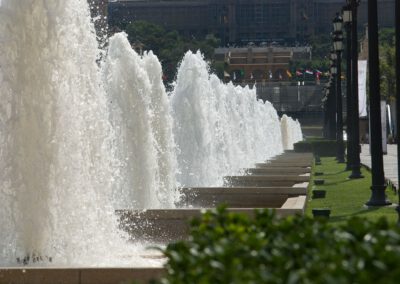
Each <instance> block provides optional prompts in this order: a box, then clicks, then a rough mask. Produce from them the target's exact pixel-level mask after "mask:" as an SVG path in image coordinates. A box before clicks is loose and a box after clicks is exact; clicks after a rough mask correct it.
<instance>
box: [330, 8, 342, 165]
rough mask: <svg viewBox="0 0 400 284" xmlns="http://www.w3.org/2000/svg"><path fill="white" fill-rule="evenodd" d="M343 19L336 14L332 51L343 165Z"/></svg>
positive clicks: (338, 132) (338, 155)
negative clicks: (334, 58) (334, 64)
mask: <svg viewBox="0 0 400 284" xmlns="http://www.w3.org/2000/svg"><path fill="white" fill-rule="evenodd" d="M342 28H343V19H342V17H341V16H340V15H339V14H337V15H336V17H335V19H334V20H333V31H334V37H333V49H334V50H335V52H336V68H337V70H336V71H337V75H336V121H337V125H336V143H337V154H336V159H337V161H338V163H344V144H343V107H342V106H343V104H342V78H341V77H342V51H343V32H342Z"/></svg>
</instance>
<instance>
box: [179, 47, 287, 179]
mask: <svg viewBox="0 0 400 284" xmlns="http://www.w3.org/2000/svg"><path fill="white" fill-rule="evenodd" d="M171 100H172V101H171V104H172V109H173V114H174V122H175V128H174V134H175V139H176V144H177V146H178V148H179V150H180V151H179V152H178V164H179V170H180V173H179V175H178V181H179V182H180V183H181V184H182V185H185V186H212V185H219V184H221V183H222V177H223V176H224V175H227V174H234V173H237V172H238V171H239V170H240V168H243V167H250V166H252V165H254V163H255V162H257V161H259V160H260V159H261V160H264V159H267V158H269V157H271V156H273V155H276V154H279V153H280V152H282V150H283V148H282V141H281V129H280V124H279V118H278V115H277V113H276V111H275V109H274V108H273V107H272V105H271V104H270V103H266V104H264V103H262V102H261V101H257V98H256V91H255V89H252V90H251V89H249V88H248V87H245V88H242V87H235V86H233V85H232V84H227V85H226V84H223V83H222V82H221V81H220V80H219V79H218V78H217V77H216V76H214V75H211V76H210V75H209V70H208V65H207V63H206V62H205V60H204V59H203V57H202V55H201V54H200V52H197V53H196V54H193V53H192V52H190V51H189V52H187V53H186V55H185V57H184V59H183V61H182V63H181V65H180V67H179V71H178V76H177V82H176V86H175V89H174V91H173V94H172V99H171Z"/></svg>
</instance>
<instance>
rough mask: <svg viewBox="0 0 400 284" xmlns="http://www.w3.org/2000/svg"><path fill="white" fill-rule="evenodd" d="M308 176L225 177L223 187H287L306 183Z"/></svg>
mask: <svg viewBox="0 0 400 284" xmlns="http://www.w3.org/2000/svg"><path fill="white" fill-rule="evenodd" d="M309 180H310V177H309V176H285V175H268V176H267V175H252V176H226V177H224V185H225V186H228V187H229V186H230V187H272V186H273V187H277V186H278V187H289V186H293V185H295V184H297V183H303V182H308V181H309Z"/></svg>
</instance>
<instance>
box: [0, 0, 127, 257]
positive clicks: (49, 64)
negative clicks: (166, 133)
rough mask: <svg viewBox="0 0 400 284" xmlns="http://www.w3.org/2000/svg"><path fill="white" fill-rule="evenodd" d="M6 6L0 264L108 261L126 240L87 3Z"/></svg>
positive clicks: (7, 2) (11, 1) (2, 23)
mask: <svg viewBox="0 0 400 284" xmlns="http://www.w3.org/2000/svg"><path fill="white" fill-rule="evenodd" d="M0 13H1V14H0V73H1V74H2V75H3V76H2V77H3V78H2V82H1V84H0V98H1V101H2V104H1V109H0V123H1V124H0V145H1V148H0V173H1V178H0V180H1V188H0V214H1V218H0V228H1V230H0V248H1V251H0V264H1V265H4V264H10V263H15V262H16V258H17V257H19V258H20V259H22V258H24V257H29V258H30V261H32V259H33V260H35V259H34V258H35V257H42V258H43V259H44V260H45V261H46V260H49V258H51V259H52V261H53V263H56V264H73V265H78V264H85V265H95V264H100V263H101V262H102V261H103V260H106V259H107V257H108V256H109V255H110V253H111V251H112V249H110V248H112V247H115V244H116V242H117V239H120V238H119V236H118V233H117V229H116V220H115V217H114V214H113V208H112V207H111V202H110V193H111V188H112V183H113V174H112V168H111V167H110V164H113V163H114V161H113V152H112V149H113V147H112V142H113V133H112V131H111V128H110V125H109V123H108V117H107V115H106V114H107V113H108V109H107V101H106V98H105V93H104V92H103V90H102V88H101V82H100V80H99V79H100V76H99V72H98V67H97V65H96V58H97V55H98V52H97V42H96V38H95V35H94V31H93V27H92V24H91V22H90V16H89V10H88V6H87V2H86V1H85V0H69V1H50V0H49V1H46V0H45V1H43V0H30V1H15V0H3V1H2V6H1V8H0ZM36 260H38V259H36ZM106 261H108V260H106Z"/></svg>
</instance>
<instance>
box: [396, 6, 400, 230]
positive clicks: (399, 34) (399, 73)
mask: <svg viewBox="0 0 400 284" xmlns="http://www.w3.org/2000/svg"><path fill="white" fill-rule="evenodd" d="M395 11H396V13H395V14H396V15H395V19H396V20H395V21H396V134H397V178H398V180H400V143H399V142H400V141H399V140H400V139H399V137H400V123H399V122H400V1H396V6H395ZM398 194H399V204H398V206H397V207H396V210H397V213H398V221H397V222H398V223H399V224H400V190H399V192H398Z"/></svg>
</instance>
